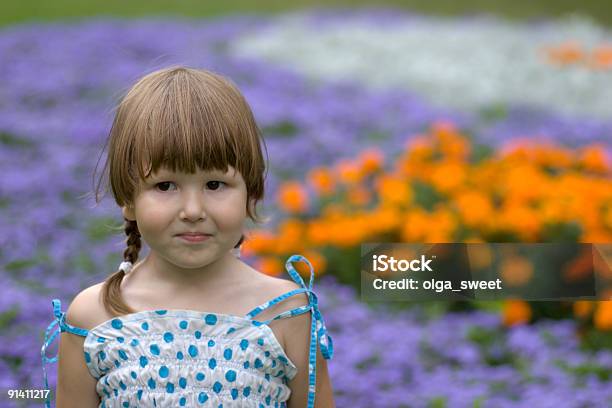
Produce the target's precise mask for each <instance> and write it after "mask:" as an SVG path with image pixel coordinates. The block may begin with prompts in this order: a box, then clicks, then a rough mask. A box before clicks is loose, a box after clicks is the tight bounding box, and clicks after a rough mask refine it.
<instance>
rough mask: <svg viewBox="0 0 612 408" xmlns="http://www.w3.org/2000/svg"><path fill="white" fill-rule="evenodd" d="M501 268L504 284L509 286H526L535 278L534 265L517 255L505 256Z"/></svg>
mask: <svg viewBox="0 0 612 408" xmlns="http://www.w3.org/2000/svg"><path fill="white" fill-rule="evenodd" d="M499 268H500V275H501V277H502V278H503V281H504V284H506V285H508V286H521V285H524V284H525V283H527V282H529V279H531V277H532V276H533V264H532V263H531V262H530V261H529V260H528V259H526V258H524V257H521V256H517V255H510V256H505V257H504V258H503V260H502V261H501V263H500V266H499Z"/></svg>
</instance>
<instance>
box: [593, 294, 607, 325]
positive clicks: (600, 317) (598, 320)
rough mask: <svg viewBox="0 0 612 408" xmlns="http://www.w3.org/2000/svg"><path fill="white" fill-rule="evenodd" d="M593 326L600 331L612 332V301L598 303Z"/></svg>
mask: <svg viewBox="0 0 612 408" xmlns="http://www.w3.org/2000/svg"><path fill="white" fill-rule="evenodd" d="M597 303H598V306H597V310H595V314H594V315H593V324H594V325H595V327H596V328H597V329H599V330H612V300H606V301H601V302H597Z"/></svg>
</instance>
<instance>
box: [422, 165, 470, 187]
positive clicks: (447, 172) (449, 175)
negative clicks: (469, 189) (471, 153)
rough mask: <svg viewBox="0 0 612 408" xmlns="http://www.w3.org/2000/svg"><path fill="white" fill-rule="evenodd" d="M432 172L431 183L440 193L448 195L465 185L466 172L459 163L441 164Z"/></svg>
mask: <svg viewBox="0 0 612 408" xmlns="http://www.w3.org/2000/svg"><path fill="white" fill-rule="evenodd" d="M432 170H433V171H432V173H431V175H430V178H431V183H432V184H433V186H434V187H435V188H436V190H438V191H440V192H442V193H449V192H451V191H453V190H455V189H456V188H458V187H459V186H461V185H462V184H463V183H465V180H466V175H467V174H466V173H467V172H466V169H465V166H464V165H462V164H461V163H459V162H455V161H445V162H441V163H438V164H437V165H436V166H434V167H433V169H432Z"/></svg>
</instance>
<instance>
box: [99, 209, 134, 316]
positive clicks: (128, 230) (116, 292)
mask: <svg viewBox="0 0 612 408" xmlns="http://www.w3.org/2000/svg"><path fill="white" fill-rule="evenodd" d="M124 230H125V235H127V240H126V243H127V248H125V251H123V260H124V261H127V262H131V263H132V265H134V264H135V263H136V261H138V253H139V252H140V248H141V246H142V245H141V241H140V232H139V231H138V224H137V223H136V221H130V220H128V219H125V224H124ZM124 276H125V272H123V270H118V271H117V272H115V273H113V274H112V275H111V276H109V277H108V278H107V279H106V281H104V285H103V286H102V302H103V304H104V308H105V309H106V310H107V311H108V312H109V313H110V314H111V315H113V316H120V315H124V314H129V313H134V310H133V309H132V308H130V307H129V306H128V305H127V304H125V302H124V300H123V298H122V297H121V281H122V280H123V277H124Z"/></svg>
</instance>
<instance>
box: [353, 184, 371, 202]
mask: <svg viewBox="0 0 612 408" xmlns="http://www.w3.org/2000/svg"><path fill="white" fill-rule="evenodd" d="M347 198H348V201H349V203H351V204H352V205H355V206H364V205H366V204H367V203H369V202H370V199H371V194H370V192H369V191H368V190H367V189H365V188H364V187H361V186H356V187H353V188H350V189H349V191H348V193H347Z"/></svg>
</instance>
